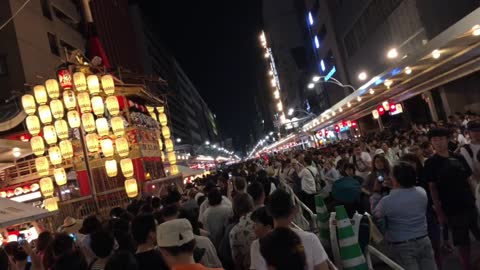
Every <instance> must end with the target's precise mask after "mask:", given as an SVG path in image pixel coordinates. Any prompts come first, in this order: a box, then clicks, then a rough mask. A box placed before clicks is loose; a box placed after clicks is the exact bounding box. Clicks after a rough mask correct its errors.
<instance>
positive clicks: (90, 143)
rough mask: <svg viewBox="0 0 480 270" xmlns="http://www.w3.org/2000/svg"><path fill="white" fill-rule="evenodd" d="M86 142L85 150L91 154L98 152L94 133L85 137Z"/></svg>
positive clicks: (96, 137) (96, 138)
mask: <svg viewBox="0 0 480 270" xmlns="http://www.w3.org/2000/svg"><path fill="white" fill-rule="evenodd" d="M85 140H86V141H87V149H88V151H89V152H91V153H95V152H97V151H98V135H97V134H96V133H90V134H87V135H86V136H85Z"/></svg>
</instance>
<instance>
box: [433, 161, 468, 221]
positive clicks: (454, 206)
mask: <svg viewBox="0 0 480 270" xmlns="http://www.w3.org/2000/svg"><path fill="white" fill-rule="evenodd" d="M424 175H425V180H426V181H427V182H429V183H430V182H433V183H435V184H436V186H437V190H438V195H439V197H440V202H441V203H442V208H443V211H444V212H445V214H446V215H447V216H448V215H453V214H457V213H459V212H463V211H465V210H468V209H475V198H474V196H473V192H472V190H471V188H470V185H469V183H468V178H469V177H470V175H472V171H471V170H470V167H469V166H468V163H467V162H466V161H465V159H464V158H463V156H460V155H455V154H452V153H450V154H449V157H448V158H446V157H442V156H439V155H437V154H435V155H434V156H432V157H431V158H429V159H427V161H425V171H424Z"/></svg>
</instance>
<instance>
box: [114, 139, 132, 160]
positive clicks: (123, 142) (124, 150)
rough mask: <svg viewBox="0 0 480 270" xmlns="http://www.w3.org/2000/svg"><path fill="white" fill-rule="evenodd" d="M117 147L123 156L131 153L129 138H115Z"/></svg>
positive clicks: (119, 153)
mask: <svg viewBox="0 0 480 270" xmlns="http://www.w3.org/2000/svg"><path fill="white" fill-rule="evenodd" d="M115 148H116V149H117V153H118V155H119V156H121V157H127V156H128V153H129V150H130V148H129V146H128V140H127V139H125V138H123V137H120V138H117V139H116V140H115Z"/></svg>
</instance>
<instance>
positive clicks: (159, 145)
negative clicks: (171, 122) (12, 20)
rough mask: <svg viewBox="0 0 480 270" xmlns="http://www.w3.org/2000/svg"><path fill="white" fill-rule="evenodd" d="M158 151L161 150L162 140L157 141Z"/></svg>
mask: <svg viewBox="0 0 480 270" xmlns="http://www.w3.org/2000/svg"><path fill="white" fill-rule="evenodd" d="M158 149H159V150H160V151H162V150H163V142H162V139H158Z"/></svg>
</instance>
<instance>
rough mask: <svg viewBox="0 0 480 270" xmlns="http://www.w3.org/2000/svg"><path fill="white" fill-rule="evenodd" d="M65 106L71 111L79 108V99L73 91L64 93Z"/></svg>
mask: <svg viewBox="0 0 480 270" xmlns="http://www.w3.org/2000/svg"><path fill="white" fill-rule="evenodd" d="M63 104H65V108H67V110H69V111H71V110H74V109H75V108H76V107H77V98H76V97H75V94H74V93H73V91H70V90H67V91H63Z"/></svg>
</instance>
